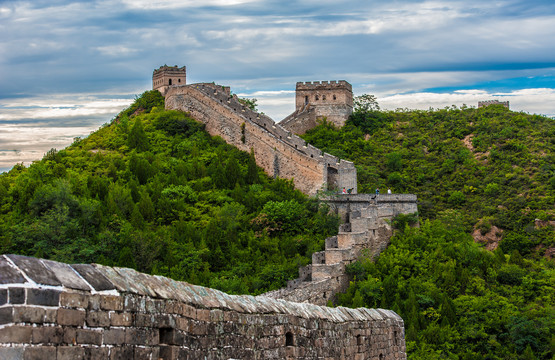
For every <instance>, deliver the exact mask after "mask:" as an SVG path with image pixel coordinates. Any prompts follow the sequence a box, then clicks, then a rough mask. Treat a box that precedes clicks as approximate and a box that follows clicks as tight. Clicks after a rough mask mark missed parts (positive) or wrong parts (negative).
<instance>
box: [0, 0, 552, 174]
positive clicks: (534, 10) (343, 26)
mask: <svg viewBox="0 0 555 360" xmlns="http://www.w3.org/2000/svg"><path fill="white" fill-rule="evenodd" d="M554 39H555V1H553V0H496V1H484V0H436V1H420V0H388V1H385V0H381V1H375V0H360V1H359V0H351V1H337V0H334V1H330V0H318V1H314V0H304V1H283V0H282V1H273V0H272V1H266V0H196V1H194V0H105V1H102V0H101V1H91V0H87V1H82V2H79V1H66V0H32V1H9V0H8V1H6V0H0V171H3V170H7V169H9V168H11V167H12V166H13V165H14V164H15V163H18V162H24V163H25V164H27V165H28V164H29V163H30V162H31V161H33V160H36V159H40V158H42V156H43V154H44V153H45V152H46V151H47V150H48V149H50V148H57V149H61V148H63V147H65V146H67V145H68V144H70V143H71V142H72V139H73V138H74V137H76V136H81V137H83V136H86V135H87V134H89V133H90V132H91V131H94V130H95V129H97V128H98V127H99V126H100V125H102V124H103V123H106V122H109V121H110V120H111V119H112V118H113V117H114V116H115V115H116V114H117V113H118V112H119V111H120V110H121V109H123V108H124V107H126V106H127V105H128V104H129V103H130V102H131V101H132V99H133V98H134V97H135V95H137V94H140V93H142V92H143V91H145V90H148V89H150V88H151V86H152V85H151V77H152V71H153V70H154V69H155V68H158V67H159V66H160V65H164V64H167V65H179V66H183V65H185V66H187V82H188V83H193V82H212V81H215V82H216V83H219V84H222V85H229V86H231V89H232V91H233V92H235V93H237V94H239V95H241V96H245V97H256V98H257V99H258V103H259V109H260V110H261V111H264V112H265V113H266V114H268V115H270V116H271V117H272V118H274V120H281V119H282V118H283V117H285V116H286V115H288V114H289V113H291V112H292V111H293V109H294V89H295V83H296V82H297V81H313V80H347V81H349V82H350V83H351V84H353V90H354V92H355V95H361V94H364V93H369V94H375V95H376V96H377V97H378V102H379V103H380V105H381V107H382V108H385V109H395V108H399V107H401V108H419V109H428V108H430V107H433V108H443V107H445V106H450V105H457V106H461V105H463V104H467V105H468V106H476V105H477V102H478V100H489V99H499V100H509V101H510V103H511V109H512V110H516V111H526V112H529V113H537V114H544V115H548V116H555V40H554Z"/></svg>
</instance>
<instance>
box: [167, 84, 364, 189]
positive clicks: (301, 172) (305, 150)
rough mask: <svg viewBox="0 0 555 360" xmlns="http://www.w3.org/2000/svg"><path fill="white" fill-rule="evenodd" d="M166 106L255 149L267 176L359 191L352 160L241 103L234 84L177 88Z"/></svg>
mask: <svg viewBox="0 0 555 360" xmlns="http://www.w3.org/2000/svg"><path fill="white" fill-rule="evenodd" d="M166 109H173V110H181V111H185V112H188V113H189V114H190V115H191V116H192V117H193V118H194V119H196V120H198V121H200V122H203V123H204V124H206V130H207V131H208V132H209V133H210V134H211V135H217V136H221V137H222V138H223V139H224V140H225V141H226V142H227V143H229V144H231V145H234V146H236V147H237V148H239V149H240V150H243V151H250V150H251V149H253V150H254V154H255V158H256V163H257V164H258V165H259V166H260V167H262V168H263V169H264V170H265V171H266V173H267V174H269V175H270V176H274V177H277V176H279V177H281V178H287V179H293V182H294V184H295V187H297V188H298V189H300V190H301V191H303V192H304V193H306V194H309V195H313V194H316V192H317V191H319V190H322V189H327V188H332V189H342V188H343V187H345V188H347V189H353V190H352V192H353V193H356V189H357V181H356V168H355V166H354V164H353V163H352V162H350V161H346V160H341V159H339V158H337V157H335V156H332V155H330V154H327V153H324V152H322V151H321V150H320V149H318V148H316V147H314V146H312V145H310V144H308V143H307V142H306V141H304V140H303V139H301V138H300V137H298V136H296V135H294V134H292V133H291V131H288V130H285V129H284V128H283V127H282V126H280V125H278V124H276V123H275V122H274V121H273V120H272V119H271V118H270V117H268V116H266V115H264V114H260V113H258V112H255V111H253V110H251V109H250V108H248V107H247V106H245V105H243V104H241V103H240V102H239V99H238V98H237V96H236V95H231V94H230V92H229V88H228V87H222V86H219V85H215V84H211V83H203V84H192V85H181V86H172V87H170V88H168V90H167V92H166Z"/></svg>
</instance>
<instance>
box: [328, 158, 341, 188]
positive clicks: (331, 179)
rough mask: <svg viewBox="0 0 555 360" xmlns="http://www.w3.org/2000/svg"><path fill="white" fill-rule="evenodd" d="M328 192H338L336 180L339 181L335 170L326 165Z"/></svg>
mask: <svg viewBox="0 0 555 360" xmlns="http://www.w3.org/2000/svg"><path fill="white" fill-rule="evenodd" d="M327 179H328V190H331V191H335V190H339V184H338V180H339V174H338V171H337V169H336V168H333V167H331V166H330V165H329V164H328V176H327Z"/></svg>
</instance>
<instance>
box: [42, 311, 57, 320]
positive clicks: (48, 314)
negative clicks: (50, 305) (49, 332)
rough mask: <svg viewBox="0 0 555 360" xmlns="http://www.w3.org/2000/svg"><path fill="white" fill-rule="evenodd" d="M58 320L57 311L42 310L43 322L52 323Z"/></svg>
mask: <svg viewBox="0 0 555 360" xmlns="http://www.w3.org/2000/svg"><path fill="white" fill-rule="evenodd" d="M57 318H58V309H44V322H45V323H54V322H56V320H57Z"/></svg>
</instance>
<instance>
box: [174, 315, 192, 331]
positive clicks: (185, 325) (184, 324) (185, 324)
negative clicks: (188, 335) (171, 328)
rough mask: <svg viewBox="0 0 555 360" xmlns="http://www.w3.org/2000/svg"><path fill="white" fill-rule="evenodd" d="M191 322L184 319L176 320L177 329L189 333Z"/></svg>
mask: <svg viewBox="0 0 555 360" xmlns="http://www.w3.org/2000/svg"><path fill="white" fill-rule="evenodd" d="M189 322H190V320H189V319H187V318H184V317H178V318H176V324H175V328H176V329H179V330H183V331H189Z"/></svg>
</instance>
